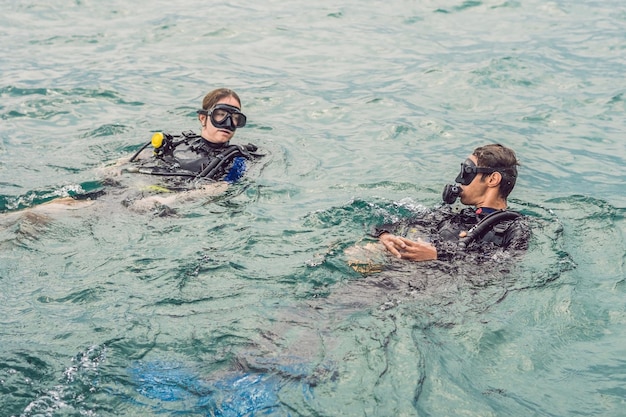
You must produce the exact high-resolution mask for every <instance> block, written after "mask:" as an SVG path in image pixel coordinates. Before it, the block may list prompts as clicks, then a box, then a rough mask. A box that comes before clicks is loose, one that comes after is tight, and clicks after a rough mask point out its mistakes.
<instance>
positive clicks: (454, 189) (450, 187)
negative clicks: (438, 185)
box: [442, 184, 463, 204]
mask: <svg viewBox="0 0 626 417" xmlns="http://www.w3.org/2000/svg"><path fill="white" fill-rule="evenodd" d="M461 192H463V189H462V188H461V187H460V186H459V185H456V184H446V185H445V187H443V194H442V197H443V202H444V203H446V204H452V203H454V202H455V201H456V199H457V198H458V197H459V196H460V195H461Z"/></svg>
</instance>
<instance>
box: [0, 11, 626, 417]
mask: <svg viewBox="0 0 626 417" xmlns="http://www.w3.org/2000/svg"><path fill="white" fill-rule="evenodd" d="M2 3H3V4H2V13H1V14H0V41H1V42H2V48H0V74H1V76H0V120H1V123H0V212H2V216H3V219H4V220H3V221H1V222H0V223H2V225H3V227H2V228H1V229H0V353H1V355H0V410H2V411H0V414H2V415H6V416H70V415H71V416H74V415H76V416H78V415H93V416H113V415H142V416H143V415H198V416H209V415H221V416H243V415H260V414H263V415H277V416H278V415H291V416H365V415H367V416H392V415H393V416H413V415H419V416H456V415H465V416H501V415H519V416H528V415H553V416H566V415H603V416H620V415H623V410H624V406H625V404H624V402H625V399H626V391H625V390H624V382H625V379H626V362H625V360H624V357H625V356H626V355H625V354H626V350H625V348H624V346H626V336H625V334H624V328H625V326H626V310H625V308H624V296H625V292H626V282H625V280H624V278H625V274H624V259H625V244H624V232H625V228H624V224H625V222H624V212H625V207H626V199H625V198H624V192H623V188H624V183H625V179H626V176H625V175H624V165H625V162H626V149H625V146H624V138H623V136H624V131H626V123H625V122H624V114H625V110H626V105H625V100H626V96H625V94H626V88H625V87H624V83H623V74H624V73H625V72H626V71H625V70H626V58H625V56H626V55H625V52H626V51H625V49H626V31H625V30H624V28H625V27H626V6H624V4H623V3H622V2H619V1H616V0H609V1H604V2H596V1H580V0H576V1H561V0H558V1H538V0H529V1H524V0H520V1H506V0H494V1H491V0H487V1H462V0H441V1H424V2H414V1H406V0H390V1H385V2H382V1H357V0H349V1H345V2H339V3H338V2H330V1H317V2H305V1H297V0H294V1H288V2H284V1H280V2H279V1H273V0H267V1H259V2H244V1H240V0H235V1H230V2H199V1H194V0H184V1H178V2H164V1H160V0H156V1H151V2H146V1H142V0H139V1H135V2H127V1H116V0H113V1H107V2H101V1H100V2H96V1H89V0H85V1H80V0H76V1H59V0H50V1H46V2H43V1H22V2H12V1H3V2H2ZM217 87H229V88H232V89H234V90H235V91H237V92H238V93H239V95H240V96H241V99H242V104H243V111H244V113H245V114H246V115H247V116H248V125H247V126H246V127H245V128H243V129H240V130H238V131H237V134H236V136H235V139H234V140H233V142H238V143H248V142H251V143H254V144H256V145H258V146H259V148H260V149H261V150H262V151H263V152H264V154H265V156H264V157H263V158H262V159H261V160H260V161H259V162H257V163H256V164H255V165H254V166H253V167H252V168H251V170H250V171H249V172H248V174H247V177H246V178H245V180H244V181H242V182H240V183H238V184H235V185H233V186H232V187H230V188H229V189H228V190H227V191H226V192H224V193H221V194H216V195H213V196H210V197H207V198H204V199H201V200H194V201H190V202H187V203H184V204H179V205H177V206H176V207H175V208H174V210H173V212H168V213H166V214H168V215H163V214H164V213H163V212H162V211H161V212H159V211H148V212H141V213H138V212H134V211H131V210H128V209H127V208H126V207H124V205H123V204H122V199H123V198H124V194H123V192H121V191H118V190H117V189H116V188H109V189H107V188H106V186H104V185H103V184H102V182H101V178H102V177H101V175H100V174H99V173H100V172H101V168H102V167H103V166H104V165H107V164H112V163H114V162H115V161H117V160H118V159H119V158H122V157H126V156H129V155H130V154H132V153H133V152H135V151H136V150H137V149H139V148H140V147H141V146H142V145H143V144H145V143H146V142H148V141H149V139H150V135H151V134H152V132H154V131H160V130H165V131H168V132H172V133H178V132H181V131H186V130H195V131H198V130H199V127H200V126H199V123H198V121H197V120H196V118H195V110H196V109H198V108H199V107H200V104H201V100H202V97H203V96H204V94H206V93H207V92H208V91H210V90H212V89H214V88H217ZM492 142H499V143H502V144H505V145H507V146H510V147H511V148H513V149H515V150H516V152H517V154H518V157H519V159H520V162H521V164H522V165H521V167H520V177H519V180H518V184H517V186H516V188H515V190H514V191H513V193H512V195H511V198H510V206H511V208H513V209H515V210H518V211H521V212H523V213H524V214H526V215H528V216H529V218H530V219H531V225H532V227H533V240H532V241H531V247H530V249H529V251H528V253H527V254H526V256H525V257H524V259H522V260H521V261H519V262H517V263H515V264H512V265H509V264H507V263H506V262H505V261H503V268H505V269H508V270H507V272H506V273H500V272H498V271H480V270H476V268H472V267H470V266H468V269H467V270H466V273H464V274H460V275H455V276H451V275H446V274H445V273H441V271H439V272H437V271H434V272H433V271H431V270H429V269H428V268H427V266H425V265H420V266H414V265H409V266H406V265H404V266H402V267H401V268H397V269H393V268H389V269H387V270H386V272H384V277H385V279H386V280H388V282H391V283H394V282H395V283H399V284H397V285H396V287H395V289H394V288H387V289H386V290H384V291H383V290H381V287H380V285H379V284H380V281H379V280H380V279H381V278H380V277H381V275H380V274H375V273H373V274H362V273H359V272H357V271H355V270H353V269H352V268H350V267H349V265H348V262H347V261H348V259H347V258H348V257H347V255H346V254H345V250H346V249H349V248H351V247H353V246H354V245H358V244H361V243H363V242H364V239H366V238H365V236H366V234H367V232H368V230H369V228H370V227H371V226H373V225H375V224H377V223H380V222H382V221H391V220H395V219H399V218H402V217H406V216H408V215H410V214H411V213H415V212H419V211H423V210H428V209H432V208H435V207H437V206H438V205H439V204H440V203H441V191H442V189H443V185H444V184H446V183H450V182H451V181H453V179H454V177H455V176H456V173H457V171H458V167H459V163H460V162H461V161H462V160H463V159H464V158H465V157H466V156H467V155H468V154H469V153H471V151H472V149H473V148H474V147H476V146H480V145H482V144H486V143H492ZM144 180H145V179H144ZM100 190H104V191H105V192H106V194H105V195H104V196H103V197H101V198H99V199H97V200H96V201H95V202H94V204H93V205H91V206H89V207H83V208H80V209H76V210H60V211H58V212H53V213H48V214H47V215H46V216H42V217H37V218H35V219H33V218H31V219H23V218H22V219H21V220H15V217H14V216H17V215H18V213H19V211H20V210H22V209H26V208H32V207H36V206H38V205H40V204H42V203H45V202H48V201H51V200H53V199H55V198H58V197H66V196H69V195H76V194H81V193H85V192H94V191H100ZM407 280H408V281H410V282H414V281H415V280H418V281H419V282H420V283H421V284H420V285H421V286H420V287H419V288H417V287H416V288H413V289H412V290H411V291H407V288H406V287H402V285H400V284H402V283H405V282H407Z"/></svg>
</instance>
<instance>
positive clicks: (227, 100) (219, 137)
mask: <svg viewBox="0 0 626 417" xmlns="http://www.w3.org/2000/svg"><path fill="white" fill-rule="evenodd" d="M215 104H216V105H217V104H229V105H231V106H235V107H237V108H241V103H239V102H238V101H237V100H236V99H235V98H234V97H233V96H228V97H224V98H223V99H221V100H219V101H218V102H217V103H215ZM207 110H211V109H207ZM198 120H200V124H201V125H202V132H201V133H200V135H201V136H202V137H203V138H204V139H205V140H208V141H209V142H212V143H226V142H228V141H229V140H231V138H232V137H233V136H235V132H231V131H230V130H228V129H222V128H217V127H215V126H213V123H211V116H210V115H204V114H200V115H198Z"/></svg>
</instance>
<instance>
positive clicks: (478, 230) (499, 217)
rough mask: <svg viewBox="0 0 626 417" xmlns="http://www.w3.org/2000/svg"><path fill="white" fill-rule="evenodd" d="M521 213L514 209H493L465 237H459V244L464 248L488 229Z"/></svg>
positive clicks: (483, 234)
mask: <svg viewBox="0 0 626 417" xmlns="http://www.w3.org/2000/svg"><path fill="white" fill-rule="evenodd" d="M521 216H522V215H521V214H519V213H517V212H514V211H495V212H493V213H491V214H490V215H488V216H487V217H485V218H484V219H482V220H481V221H480V222H478V224H477V225H476V226H474V227H472V228H471V229H470V230H469V231H468V232H467V235H466V236H465V237H462V238H460V239H459V246H460V247H461V248H466V247H467V246H468V245H469V244H470V243H472V242H473V241H475V240H479V239H481V238H482V237H483V236H485V234H487V232H489V230H491V229H493V228H494V227H495V226H496V225H497V224H498V223H501V222H503V221H507V220H515V219H517V218H518V217H521Z"/></svg>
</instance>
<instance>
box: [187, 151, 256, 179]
mask: <svg viewBox="0 0 626 417" xmlns="http://www.w3.org/2000/svg"><path fill="white" fill-rule="evenodd" d="M257 149H258V148H257V147H256V146H255V145H253V144H251V143H249V144H247V145H230V146H228V147H227V148H226V149H225V150H224V151H222V152H220V153H219V154H218V155H216V156H215V157H214V158H212V159H211V162H209V164H208V165H207V166H206V167H205V168H204V169H203V170H202V172H201V173H199V174H198V175H197V178H205V177H206V178H213V176H214V175H215V174H216V173H217V172H218V171H219V169H220V168H221V167H222V166H223V165H224V164H226V163H228V162H229V161H231V160H232V159H233V158H234V157H236V156H243V157H245V158H246V159H251V158H252V155H251V154H250V152H254V151H256V150H257Z"/></svg>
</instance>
